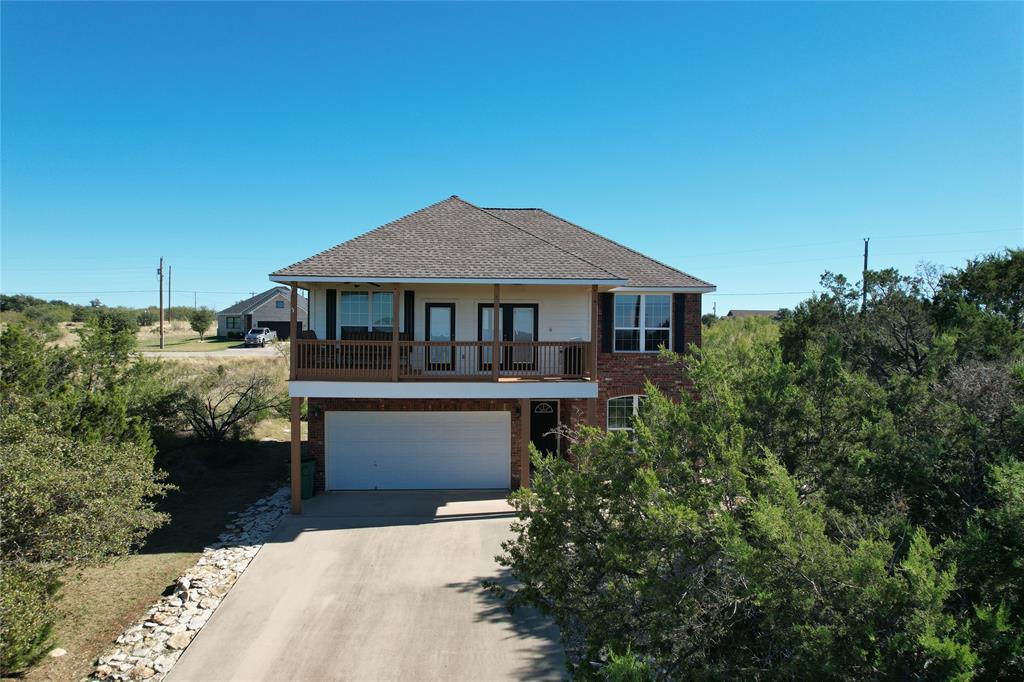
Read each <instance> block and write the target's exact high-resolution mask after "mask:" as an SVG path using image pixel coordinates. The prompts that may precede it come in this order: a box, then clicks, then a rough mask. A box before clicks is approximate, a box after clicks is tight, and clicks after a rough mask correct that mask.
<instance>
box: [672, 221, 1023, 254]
mask: <svg viewBox="0 0 1024 682" xmlns="http://www.w3.org/2000/svg"><path fill="white" fill-rule="evenodd" d="M995 232H1016V233H1017V234H1020V233H1021V228H1001V229H998V230H964V231H960V232H919V233H914V234H887V235H883V236H882V237H878V239H914V238H917V237H955V236H959V235H965V234H992V233H995ZM852 241H854V240H853V239H837V240H834V241H828V242H800V243H793V244H786V245H779V246H765V247H761V248H757V249H738V250H732V251H716V252H712V253H694V254H688V255H687V257H688V258H705V257H707V256H731V255H734V254H737V253H760V252H763V251H779V250H784V249H792V248H801V247H805V246H834V245H836V244H849V243H850V242H852Z"/></svg>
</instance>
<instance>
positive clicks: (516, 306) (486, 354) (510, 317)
mask: <svg viewBox="0 0 1024 682" xmlns="http://www.w3.org/2000/svg"><path fill="white" fill-rule="evenodd" d="M499 309H500V314H499V315H498V325H499V327H498V334H499V338H500V339H501V340H502V341H512V342H529V341H536V340H537V331H538V329H537V325H538V320H537V304H536V303H501V304H500V308H499ZM493 310H494V305H493V304H490V303H481V304H480V309H479V311H478V313H477V332H478V334H477V335H478V337H479V339H480V340H481V341H490V340H491V339H492V338H494V337H493V336H492V329H491V328H492V327H493V326H494V313H493V312H492V311H493ZM536 361H537V349H536V348H535V347H533V346H528V345H524V346H510V347H507V348H505V349H504V353H503V354H502V358H501V368H502V369H533V367H534V365H535V364H536ZM480 368H481V369H484V370H489V369H490V368H491V349H490V348H487V347H484V348H483V349H482V352H481V353H480Z"/></svg>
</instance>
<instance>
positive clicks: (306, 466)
mask: <svg viewBox="0 0 1024 682" xmlns="http://www.w3.org/2000/svg"><path fill="white" fill-rule="evenodd" d="M315 473H316V460H315V459H304V460H302V499H304V500H308V499H309V498H311V497H313V474H315Z"/></svg>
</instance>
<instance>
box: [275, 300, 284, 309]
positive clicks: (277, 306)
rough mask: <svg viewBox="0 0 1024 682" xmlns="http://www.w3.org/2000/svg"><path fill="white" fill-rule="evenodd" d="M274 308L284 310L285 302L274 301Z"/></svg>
mask: <svg viewBox="0 0 1024 682" xmlns="http://www.w3.org/2000/svg"><path fill="white" fill-rule="evenodd" d="M274 307H275V308H283V307H284V301H274Z"/></svg>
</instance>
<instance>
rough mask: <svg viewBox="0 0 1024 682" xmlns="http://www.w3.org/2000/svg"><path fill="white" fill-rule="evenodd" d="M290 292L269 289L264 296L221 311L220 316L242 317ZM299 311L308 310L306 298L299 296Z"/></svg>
mask: <svg viewBox="0 0 1024 682" xmlns="http://www.w3.org/2000/svg"><path fill="white" fill-rule="evenodd" d="M289 293H290V290H289V289H288V287H274V288H273V289H267V290H266V291H264V292H263V293H262V294H256V295H255V296H253V297H252V298H247V299H245V300H244V301H239V302H238V303H236V304H234V305H233V306H230V307H227V308H225V309H224V310H221V311H219V312H218V313H217V314H218V315H241V314H243V313H247V312H249V311H250V310H252V309H253V308H258V307H259V306H261V305H263V304H264V303H266V302H267V301H269V300H270V299H272V298H274V297H275V296H277V295H278V294H284V295H286V296H287V295H289ZM298 298H299V309H300V310H305V309H306V297H305V296H299V297H298Z"/></svg>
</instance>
